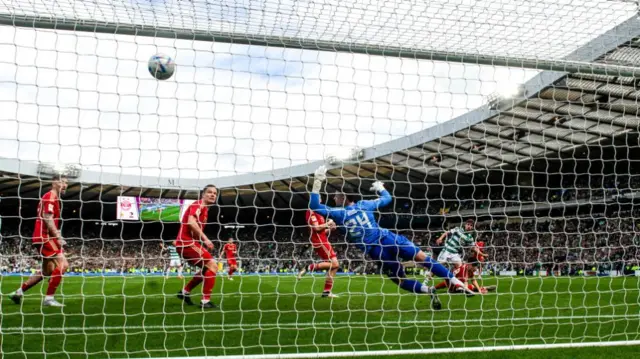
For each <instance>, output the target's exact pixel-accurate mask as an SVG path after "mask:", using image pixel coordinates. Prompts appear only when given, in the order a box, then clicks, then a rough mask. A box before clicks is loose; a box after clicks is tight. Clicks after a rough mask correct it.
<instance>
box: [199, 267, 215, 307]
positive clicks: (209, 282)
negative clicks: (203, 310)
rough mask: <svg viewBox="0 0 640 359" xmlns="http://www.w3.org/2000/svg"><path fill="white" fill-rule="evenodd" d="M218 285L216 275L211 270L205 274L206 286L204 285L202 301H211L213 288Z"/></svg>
mask: <svg viewBox="0 0 640 359" xmlns="http://www.w3.org/2000/svg"><path fill="white" fill-rule="evenodd" d="M214 285H216V274H215V273H214V272H212V271H210V270H208V271H206V272H205V273H204V284H203V285H202V300H203V301H209V300H210V299H211V292H212V291H213V286H214Z"/></svg>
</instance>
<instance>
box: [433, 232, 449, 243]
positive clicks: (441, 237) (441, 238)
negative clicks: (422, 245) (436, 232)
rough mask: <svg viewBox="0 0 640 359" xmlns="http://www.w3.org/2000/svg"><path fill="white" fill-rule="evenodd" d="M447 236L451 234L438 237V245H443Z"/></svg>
mask: <svg viewBox="0 0 640 359" xmlns="http://www.w3.org/2000/svg"><path fill="white" fill-rule="evenodd" d="M447 234H449V232H444V233H442V235H441V236H440V237H438V239H436V244H437V245H441V244H442V242H444V240H445V239H446V238H447Z"/></svg>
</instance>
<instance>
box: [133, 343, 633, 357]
mask: <svg viewBox="0 0 640 359" xmlns="http://www.w3.org/2000/svg"><path fill="white" fill-rule="evenodd" d="M634 345H640V340H631V341H615V342H590V343H557V344H522V345H500V346H493V347H491V346H487V347H470V348H438V349H399V350H372V351H352V352H322V353H295V354H257V355H228V356H189V357H172V359H215V358H224V359H295V358H333V357H341V358H344V357H359V356H372V357H373V356H379V355H384V356H389V355H398V356H404V355H417V354H453V353H474V352H494V351H508V350H530V349H563V348H589V347H614V346H634ZM129 359H130V358H129ZM140 359H142V358H140ZM145 359H149V358H145ZM151 359H155V358H151Z"/></svg>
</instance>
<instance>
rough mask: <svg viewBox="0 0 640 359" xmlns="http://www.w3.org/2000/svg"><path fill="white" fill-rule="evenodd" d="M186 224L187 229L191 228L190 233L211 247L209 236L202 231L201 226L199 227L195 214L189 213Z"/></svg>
mask: <svg viewBox="0 0 640 359" xmlns="http://www.w3.org/2000/svg"><path fill="white" fill-rule="evenodd" d="M187 225H188V226H189V229H190V230H191V233H193V234H194V237H195V238H200V240H201V241H202V242H204V244H205V245H206V246H207V247H209V248H213V243H211V241H210V240H209V238H208V237H207V236H206V235H205V234H204V232H203V231H202V228H200V223H198V218H196V216H195V215H190V216H189V220H188V222H187Z"/></svg>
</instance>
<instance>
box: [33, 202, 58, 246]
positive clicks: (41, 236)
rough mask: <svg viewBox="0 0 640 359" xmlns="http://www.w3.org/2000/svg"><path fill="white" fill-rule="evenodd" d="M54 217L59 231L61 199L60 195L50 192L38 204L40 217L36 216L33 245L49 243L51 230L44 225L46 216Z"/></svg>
mask: <svg viewBox="0 0 640 359" xmlns="http://www.w3.org/2000/svg"><path fill="white" fill-rule="evenodd" d="M45 214H51V215H53V222H54V223H55V225H56V228H57V229H60V224H59V223H60V198H58V195H57V194H56V193H55V192H53V191H49V192H47V193H45V194H44V196H42V198H41V199H40V203H39V204H38V215H37V216H36V225H35V227H34V229H33V238H32V241H33V243H34V244H35V243H44V242H47V241H49V229H48V228H47V225H46V224H45V223H44V215H45Z"/></svg>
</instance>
